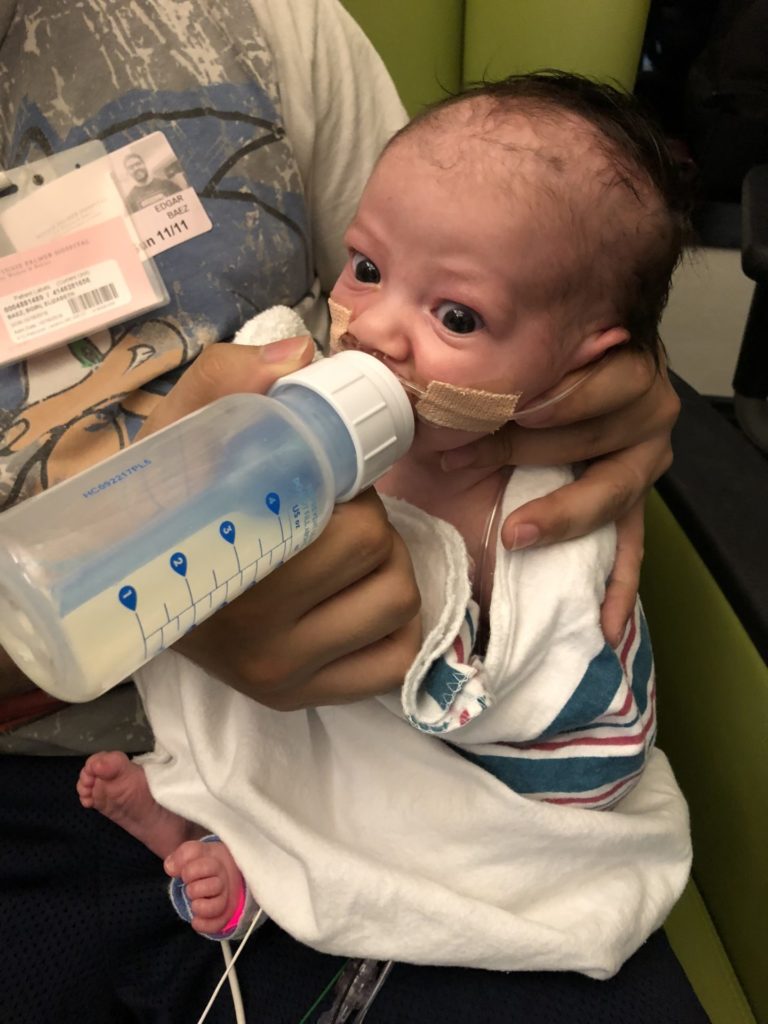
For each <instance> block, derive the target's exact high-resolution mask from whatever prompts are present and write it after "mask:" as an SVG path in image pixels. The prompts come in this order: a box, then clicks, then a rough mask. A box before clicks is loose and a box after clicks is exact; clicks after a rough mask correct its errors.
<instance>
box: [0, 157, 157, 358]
mask: <svg viewBox="0 0 768 1024" xmlns="http://www.w3.org/2000/svg"><path fill="white" fill-rule="evenodd" d="M4 177H5V187H4V188H3V191H2V193H0V365H1V364H3V363H8V362H16V361H17V360H20V359H24V358H26V357H27V356H29V355H32V354H33V353H36V352H41V351H44V350H46V349H50V348H53V347H54V346H56V345H59V344H62V343H64V342H67V341H71V340H74V339H76V338H80V337H83V336H86V335H89V334H92V333H95V332H96V331H99V330H102V329H103V328H105V327H110V326H112V325H113V324H116V323H120V322H122V321H123V320H127V319H129V318H131V317H134V316H137V315H138V314H141V313H144V312H146V311H147V310H150V309H156V308H157V307H159V306H164V305H166V304H167V302H168V292H167V291H166V289H165V286H164V285H163V282H162V280H161V278H160V276H159V274H158V273H157V270H156V268H155V266H154V264H153V263H152V261H151V260H149V259H147V258H146V257H145V255H144V254H143V252H142V249H141V244H140V239H139V237H138V235H137V233H136V229H135V227H134V225H133V222H132V221H131V218H130V216H129V213H128V211H127V209H126V204H125V201H124V200H123V197H122V195H121V194H120V191H119V190H118V188H117V186H116V184H115V180H114V178H113V175H112V171H111V165H110V163H109V158H108V156H107V154H106V150H105V148H104V146H103V144H102V143H100V142H97V141H92V142H88V143H85V144H84V145H82V146H78V147H76V148H75V149H71V150H67V151H65V152H64V153H59V154H56V155H54V156H52V157H49V158H46V159H44V160H39V161H36V162H35V163H33V164H27V165H25V166H23V167H18V168H14V169H13V170H11V171H8V172H6V173H5V176H4Z"/></svg>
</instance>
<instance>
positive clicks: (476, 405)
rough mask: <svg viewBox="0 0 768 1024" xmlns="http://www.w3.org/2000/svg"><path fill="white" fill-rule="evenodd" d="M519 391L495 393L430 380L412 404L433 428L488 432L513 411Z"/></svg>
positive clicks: (508, 418) (505, 421)
mask: <svg viewBox="0 0 768 1024" xmlns="http://www.w3.org/2000/svg"><path fill="white" fill-rule="evenodd" d="M521 395H522V392H520V391H518V392H516V393H515V394H511V395H499V394H496V393H495V392H493V391H479V390H478V389H477V388H458V387H456V386H455V385H454V384H446V383H445V382H444V381H439V380H433V381H432V383H431V384H430V385H429V386H428V387H427V389H426V391H425V392H424V394H423V396H422V397H421V398H420V399H419V400H418V402H417V403H416V412H417V414H418V415H419V416H420V417H421V419H423V420H426V421H427V422H428V423H433V424H434V425H435V426H437V427H450V428H451V429H452V430H469V431H472V432H476V433H482V434H492V433H493V432H494V431H496V430H499V428H500V427H503V426H504V424H505V423H508V422H509V421H510V420H511V419H512V417H513V416H514V414H515V409H516V408H517V403H518V402H519V401H520V397H521Z"/></svg>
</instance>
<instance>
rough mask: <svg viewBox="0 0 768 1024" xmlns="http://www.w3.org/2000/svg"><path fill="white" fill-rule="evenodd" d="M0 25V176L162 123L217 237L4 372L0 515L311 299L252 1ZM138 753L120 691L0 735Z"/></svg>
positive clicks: (51, 747)
mask: <svg viewBox="0 0 768 1024" xmlns="http://www.w3.org/2000/svg"><path fill="white" fill-rule="evenodd" d="M11 6H13V7H14V10H13V12H12V13H11ZM9 19H10V20H9ZM6 26H7V27H6ZM4 28H5V34H4V36H3V38H2V43H1V44H0V166H3V167H7V168H10V167H14V166H17V165H19V164H24V163H29V162H31V161H34V160H37V159H39V158H41V157H43V156H47V155H49V154H51V153H55V152H58V151H60V150H62V149H65V148H68V147H72V146H76V145H78V144H80V143H82V142H84V141H86V140H88V139H92V138H97V139H100V140H102V141H103V142H104V144H105V145H106V147H107V149H109V150H114V149H117V148H119V147H121V146H125V145H126V144H128V143H130V142H133V141H135V140H137V139H139V138H142V137H143V136H145V135H147V134H149V133H151V132H155V131H158V130H159V131H162V132H163V133H164V134H165V136H166V138H167V139H168V141H169V142H170V144H171V146H172V148H173V150H174V152H175V154H176V156H177V157H178V160H179V163H180V165H181V167H182V169H183V171H184V174H185V175H186V177H187V178H188V180H189V182H190V183H191V184H192V186H193V187H194V188H195V190H196V191H197V193H198V195H199V196H200V198H201V201H202V203H203V206H204V208H205V210H206V212H207V214H208V216H209V217H210V219H211V221H212V222H213V225H214V227H213V230H212V231H210V232H208V233H206V234H204V235H201V236H199V237H197V238H195V239H192V240H190V241H187V242H185V243H184V244H183V245H180V246H178V247H176V248H172V249H169V250H168V251H166V252H164V253H162V254H161V255H160V256H159V257H157V259H156V265H157V267H158V270H159V271H160V273H161V274H162V276H163V279H164V281H165V284H166V287H167V288H168V292H169V294H170V301H169V303H168V305H167V306H165V307H164V308H161V309H157V310H153V311H152V312H150V313H148V314H145V315H143V316H142V317H140V318H138V319H137V320H134V321H132V322H129V323H125V324H121V325H118V326H117V327H113V328H111V329H110V330H108V331H101V332H99V333H98V334H97V335H94V336H93V337H87V338H81V339H79V340H76V341H73V342H71V343H69V344H68V345H64V346H62V347H60V348H59V349H56V350H55V351H53V352H50V353H44V354H42V355H40V356H37V357H33V358H30V359H28V360H24V361H21V362H19V363H16V364H13V365H10V366H5V367H1V368H0V508H3V507H7V506H9V505H11V504H14V503H15V502H17V501H19V500H22V499H24V498H25V497H27V496H29V495H31V494H34V493H35V492H36V491H38V490H40V489H41V488H45V487H47V486H50V485H51V484H52V483H54V482H56V481H57V480H60V479H63V478H65V477H68V476H70V475H71V474H72V473H73V472H76V471H77V470H78V469H81V468H85V467H86V466H87V465H90V464H92V463H95V462H98V461H101V460H102V459H104V458H106V457H108V456H109V455H110V454H112V453H113V452H115V451H117V450H119V449H120V448H122V447H124V446H125V445H127V444H129V443H130V442H131V440H132V439H133V437H134V436H135V434H136V432H137V431H138V429H139V427H140V425H141V423H142V422H143V420H144V419H145V418H146V416H147V414H148V412H149V411H150V410H151V408H152V407H153V405H154V404H155V403H156V402H157V400H158V399H159V398H160V397H161V396H162V395H163V394H165V393H166V392H167V391H168V390H169V388H170V387H171V385H172V384H173V383H174V381H175V380H176V379H178V376H179V375H180V373H181V372H182V371H183V369H184V367H185V366H186V365H187V364H188V363H189V362H190V361H191V360H193V359H194V358H195V357H196V356H197V355H198V353H199V352H200V351H201V349H202V348H203V347H204V346H205V345H207V344H209V343H211V342H214V341H219V340H223V339H228V338H230V337H231V336H232V334H233V333H234V332H235V331H236V330H237V329H238V328H239V327H240V326H241V324H242V323H243V322H244V321H245V320H246V319H248V318H249V317H250V316H252V315H253V314H254V313H256V312H259V311H260V310H262V309H265V308H267V307H269V306H272V305H275V304H278V303H282V304H287V305H291V306H297V305H298V306H299V307H300V308H301V307H302V305H303V304H306V302H307V301H308V300H311V299H313V298H314V299H316V297H317V288H316V283H315V274H314V267H313V263H312V260H311V256H310V239H309V230H308V218H307V209H306V205H305V200H304V194H303V188H302V180H301V177H300V174H299V171H298V168H297V165H296V161H295V159H294V155H293V151H292V148H291V144H290V142H289V141H288V139H287V137H286V132H285V126H284V122H283V115H282V108H281V102H280V93H279V89H278V82H277V74H276V69H275V63H274V59H273V54H272V51H271V49H270V46H269V45H268V43H267V40H266V38H265V36H264V33H263V31H262V28H261V26H260V22H259V19H258V17H257V14H256V9H255V6H254V5H253V4H252V3H250V2H249V0H228V2H227V3H222V4H208V3H205V2H203V0H191V2H188V3H184V4H177V3H173V2H166V3H157V2H152V0H134V2H133V3H131V4H124V3H122V2H120V0H84V2H80V3H77V4H74V3H72V2H71V0H48V2H47V3H46V5H45V16H43V17H41V16H40V6H39V5H38V4H33V3H31V2H27V0H20V2H19V3H17V4H16V5H7V4H6V5H3V6H0V31H2V30H3V29H4ZM1 721H2V716H0V722H1ZM148 746H151V736H150V733H149V730H148V728H147V726H146V723H145V720H144V716H143V712H142V710H141V707H140V704H139V702H138V699H137V698H136V695H135V691H134V688H133V686H132V685H127V686H123V687H120V688H118V689H117V690H114V691H112V692H111V693H108V694H106V695H105V696H104V697H102V698H100V699H99V700H98V701H94V702H92V703H91V704H88V705H77V706H73V707H68V708H65V709H63V710H60V711H58V712H56V713H55V714H53V715H49V716H48V717H46V718H41V719H38V720H37V721H35V722H32V723H29V724H27V725H24V726H22V727H21V728H17V729H16V730H15V731H14V732H6V733H5V734H0V751H4V752H18V753H65V752H69V751H83V752H87V751H90V750H95V749H103V748H104V747H113V748H115V747H116V748H122V749H125V750H128V751H138V750H144V749H147V747H148Z"/></svg>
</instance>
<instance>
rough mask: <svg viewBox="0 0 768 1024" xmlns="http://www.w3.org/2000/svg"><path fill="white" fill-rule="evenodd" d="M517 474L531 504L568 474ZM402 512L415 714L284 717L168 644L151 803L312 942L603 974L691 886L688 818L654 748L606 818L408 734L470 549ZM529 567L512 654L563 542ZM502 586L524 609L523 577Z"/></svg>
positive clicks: (499, 613)
mask: <svg viewBox="0 0 768 1024" xmlns="http://www.w3.org/2000/svg"><path fill="white" fill-rule="evenodd" d="M537 474H538V481H539V482H538V484H537V483H536V479H537ZM515 478H518V484H517V486H518V487H519V488H520V495H519V496H522V497H525V496H527V495H529V494H530V493H533V492H536V491H539V492H541V491H542V489H543V490H548V489H551V487H552V486H553V481H554V482H556V481H557V477H556V476H553V475H552V473H551V472H550V471H541V472H538V471H529V472H528V473H520V472H516V473H515V474H514V475H513V477H512V479H513V480H515ZM526 481H527V482H526ZM532 481H533V483H532ZM508 507H509V504H508V503H505V508H508ZM391 514H392V516H393V519H394V520H395V522H396V525H398V526H399V528H400V529H401V530H402V533H403V535H404V536H405V539H406V542H407V543H410V550H411V554H412V557H413V558H414V560H415V562H416V566H417V574H418V577H419V583H420V586H421V587H422V593H423V599H424V616H425V636H426V638H427V639H426V641H425V646H424V649H423V650H422V652H421V654H420V656H419V658H418V659H417V662H416V664H415V666H414V668H413V669H412V670H411V672H410V673H409V676H408V680H407V681H406V685H405V687H404V689H403V693H404V694H405V698H404V699H405V702H406V708H405V710H404V708H403V707H402V706H401V701H400V695H389V696H388V697H385V698H381V699H375V700H366V701H363V702H360V703H357V704H351V705H343V706H339V707H328V708H317V709H312V710H308V711H297V712H291V713H280V712H276V711H272V710H270V709H268V708H264V707H262V706H260V705H258V704H256V703H255V702H253V701H251V700H248V699H247V698H245V697H243V696H242V695H241V694H239V693H236V692H235V691H233V690H231V689H229V688H228V687H226V686H224V685H222V684H220V683H218V682H216V681H215V680H213V679H211V678H210V677H208V676H206V675H205V673H203V672H202V671H200V670H199V669H197V668H196V667H195V666H193V665H191V664H190V663H189V662H188V661H186V659H184V658H183V657H181V656H180V655H177V654H176V653H174V652H170V651H169V652H166V653H165V654H163V655H162V656H160V657H159V658H157V659H155V661H153V662H152V663H151V664H150V665H148V666H146V667H145V668H144V669H143V670H142V672H141V674H140V680H139V682H140V689H141V692H142V697H143V699H144V702H145V705H146V708H147V712H148V715H149V718H150V721H151V722H152V725H153V728H154V729H155V732H156V735H157V738H158V746H157V749H156V751H155V753H154V754H151V755H148V756H147V757H146V758H145V759H143V760H144V764H145V767H146V770H147V775H148V779H149V783H150V786H151V789H152V792H153V793H154V795H155V797H156V798H157V799H158V800H159V801H160V802H161V803H162V804H164V805H165V806H167V807H169V808H171V809H172V810H174V811H177V812H178V813H180V814H183V815H185V816H186V817H189V818H191V819H193V820H195V821H198V822H199V823H200V824H202V825H203V826H204V827H206V828H207V829H209V830H210V831H212V832H215V833H216V834H217V835H219V836H221V837H222V839H223V840H224V841H225V842H226V843H228V844H229V846H230V848H231V850H232V852H233V855H234V856H235V859H236V860H237V862H238V864H239V865H240V867H241V870H242V871H243V874H244V875H245V878H246V879H247V882H248V885H249V887H250V888H251V890H252V892H253V893H254V896H255V898H256V899H257V901H258V902H259V904H260V905H261V906H262V907H263V908H264V910H265V912H266V913H267V914H269V915H270V916H271V917H272V918H273V919H274V920H275V921H276V922H277V923H278V924H279V925H280V926H281V927H283V928H284V929H285V930H286V931H288V932H289V933H290V934H291V935H293V936H294V937H295V938H297V939H298V940H300V941H302V942H305V943H307V944H308V945H310V946H313V947H315V948H317V949H320V950H323V951H326V952H329V953H335V954H339V955H346V956H363V957H374V958H377V959H395V960H404V961H410V962H415V963H429V964H440V965H462V966H467V967H481V968H488V969H496V970H542V969H543V970H574V971H580V972H582V973H585V974H587V975H590V976H591V977H595V978H606V977H610V976H611V975H612V974H613V973H615V972H616V971H617V970H618V968H619V967H620V966H621V964H622V963H623V962H624V960H626V959H627V957H629V956H630V955H631V954H632V953H633V952H634V951H635V950H636V949H637V948H638V946H639V945H640V944H641V943H642V942H643V941H644V940H645V939H646V938H647V936H648V935H649V934H650V933H651V932H652V931H653V930H655V929H656V928H657V927H659V926H660V925H661V923H662V922H663V920H664V918H665V917H666V915H667V913H668V912H669V910H670V909H671V907H672V906H673V904H674V902H675V901H676V899H677V898H678V896H679V894H680V893H681V891H682V889H683V886H684V885H685V881H686V879H687V876H688V870H689V865H690V843H689V834H688V821H687V811H686V806H685V802H684V800H683V798H682V796H681V794H680V792H679V790H678V788H677V785H676V783H675V780H674V777H673V775H672V772H671V770H670V768H669V765H668V763H667V760H666V758H665V757H664V755H663V754H662V753H661V752H660V751H658V750H654V751H653V752H652V753H651V756H650V759H649V762H648V765H647V768H646V770H645V772H644V774H643V775H642V777H641V779H640V781H639V782H638V784H637V786H636V787H635V789H634V790H633V791H632V792H631V793H630V794H629V795H628V796H627V797H625V798H624V799H623V800H622V801H621V802H620V803H619V804H618V806H617V807H616V808H615V809H614V810H612V811H608V812H599V811H593V810H583V809H580V808H575V807H559V806H554V805H552V804H548V803H542V802H539V801H534V800H530V799H527V798H525V797H522V796H520V795H518V794H517V793H515V792H513V791H512V790H511V789H509V788H507V787H506V786H505V785H503V784H502V783H501V782H499V781H498V780H497V779H496V778H494V777H493V776H492V775H490V774H489V773H487V772H485V771H483V770H482V769H481V768H479V767H477V766H476V765H474V764H472V763H471V762H470V761H468V760H467V759H466V758H464V757H462V756H461V755H459V754H458V753H456V752H455V751H454V750H453V749H452V748H451V747H450V746H448V745H447V744H446V743H444V742H443V740H441V739H439V738H438V737H436V736H432V735H425V734H424V733H422V732H419V731H418V730H417V729H414V728H413V726H412V725H411V724H409V722H408V719H407V715H408V714H410V713H411V712H412V710H413V707H414V702H415V703H418V690H419V680H421V679H423V676H424V673H425V672H426V670H427V669H428V667H429V664H430V662H431V660H433V658H434V657H435V655H436V653H440V651H441V649H442V650H444V649H445V647H446V645H447V644H450V642H451V641H452V639H453V636H454V635H455V634H454V632H453V631H454V629H455V625H456V622H457V621H460V620H461V617H462V616H463V615H464V611H465V608H466V601H467V597H468V591H469V587H468V583H467V580H466V567H467V558H466V552H465V550H464V546H463V543H462V541H461V538H460V537H459V536H458V534H457V533H456V532H455V531H454V530H452V528H451V527H448V526H445V524H438V525H437V526H436V525H435V522H434V521H433V520H430V519H429V518H428V517H426V516H424V514H423V513H420V512H418V511H417V510H413V509H410V508H408V509H407V510H403V509H402V508H401V509H398V507H397V505H396V504H393V505H392V506H391ZM398 516H399V519H398ZM597 543H598V547H599V546H600V544H601V543H602V542H601V541H598V542H597ZM603 546H605V545H603ZM573 550H576V549H573ZM510 564H511V563H510ZM526 564H527V565H528V567H529V568H528V579H530V580H532V581H535V584H533V583H532V585H535V586H536V588H537V591H538V592H537V593H535V594H529V595H527V597H528V599H530V600H531V601H534V602H536V612H535V614H534V615H533V616H532V621H533V624H534V625H533V629H534V632H533V633H530V631H526V630H525V629H524V628H523V625H522V624H523V623H524V622H525V620H526V616H525V615H523V614H521V613H520V612H521V609H514V608H511V607H506V608H505V607H503V604H504V601H502V602H501V604H499V601H497V597H496V592H495V593H494V606H493V615H492V620H493V622H492V624H493V623H496V626H497V629H498V625H499V623H500V622H505V621H508V623H509V634H510V635H509V636H508V637H505V638H504V642H503V646H504V647H505V650H506V654H507V655H508V654H509V650H507V648H508V647H509V645H512V647H513V648H514V644H515V638H516V637H517V640H518V641H519V644H518V646H519V647H520V649H521V650H526V645H527V648H530V649H531V650H530V651H529V654H530V653H531V651H532V652H533V654H534V655H535V653H536V642H537V639H536V638H537V637H539V633H540V631H541V630H542V629H543V628H544V627H545V626H546V623H547V621H548V617H551V616H552V615H553V614H554V613H555V612H556V611H557V610H558V606H555V611H554V612H553V610H552V608H549V610H548V609H547V605H548V594H547V589H546V587H544V589H542V581H543V580H544V581H546V580H547V579H548V578H549V579H551V581H552V584H553V586H554V584H556V582H557V579H556V577H557V575H558V570H557V569H556V568H555V567H556V565H557V564H558V563H557V555H556V551H555V549H542V551H541V552H536V553H534V552H531V553H529V554H528V558H527V562H526ZM553 573H554V577H553ZM559 574H560V575H561V576H562V575H563V573H562V569H560V570H559ZM564 582H565V583H566V584H567V582H568V579H567V574H565V580H564ZM499 592H500V593H502V594H503V593H504V592H505V590H504V588H501V590H500V591H499ZM507 592H508V593H509V594H512V593H514V595H515V600H517V601H520V600H523V599H525V598H526V595H525V593H523V592H521V589H520V587H519V586H518V587H517V589H514V588H512V589H508V591H507ZM559 599H560V598H559V595H557V594H553V598H552V600H554V601H555V602H556V601H558V600H559ZM500 600H501V599H500ZM551 603H552V602H551V601H550V602H549V604H551ZM505 614H506V616H507V618H506V619H505ZM539 639H540V638H539ZM500 642H501V641H499V643H500ZM492 644H493V638H492ZM544 653H546V652H544ZM491 654H492V650H489V659H488V661H489V662H490V661H491V660H492V659H491ZM512 656H513V660H514V657H515V655H514V651H513V655H512ZM521 657H522V656H521ZM534 661H535V657H534ZM487 682H488V681H487V679H486V681H485V683H484V685H487ZM521 692H522V694H523V698H524V703H526V702H527V703H526V706H528V705H530V708H533V706H534V704H535V701H533V700H532V699H531V694H530V693H529V692H528V690H527V689H526V688H525V687H523V688H522V691H521ZM504 703H505V701H502V702H501V704H502V705H503V704H504ZM530 708H529V712H527V713H530V714H532V711H530ZM533 717H534V718H535V715H533ZM482 722H483V717H482V716H481V717H480V718H479V719H478V720H477V726H478V727H479V726H480V725H481V724H482ZM472 727H473V728H474V727H475V726H474V724H473V726H472Z"/></svg>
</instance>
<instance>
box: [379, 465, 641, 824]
mask: <svg viewBox="0 0 768 1024" xmlns="http://www.w3.org/2000/svg"><path fill="white" fill-rule="evenodd" d="M565 479H566V473H565V471H564V470H554V469H553V470H538V471H525V470H520V471H518V472H517V473H516V474H515V475H514V476H513V478H512V481H511V483H510V490H509V491H508V494H507V499H506V500H505V510H506V511H507V512H510V511H511V508H512V506H513V505H514V504H516V503H523V502H525V501H527V500H530V499H531V498H532V497H534V496H535V495H536V494H537V493H538V494H541V493H543V492H544V491H545V490H546V489H548V488H549V489H551V488H552V487H556V486H558V485H560V484H562V483H563V482H564V480H565ZM389 510H390V515H391V516H392V519H393V523H394V524H395V525H396V527H397V528H398V530H400V532H401V533H402V535H403V537H404V539H405V541H406V543H407V544H408V546H409V550H410V553H411V557H412V560H413V562H414V566H415V568H416V572H417V578H418V579H419V585H420V589H421V591H422V600H423V615H424V622H423V626H424V634H425V637H426V641H425V645H424V648H423V649H422V652H421V654H420V657H419V658H418V659H417V660H416V662H415V663H414V665H413V666H412V668H411V670H410V671H409V673H408V675H407V676H406V680H405V684H404V686H403V690H402V706H403V711H404V713H405V715H406V717H407V718H408V720H409V721H410V722H411V724H412V725H413V726H414V727H416V728H418V729H419V730H420V731H423V732H427V733H429V734H431V735H433V736H438V737H440V738H441V739H444V740H446V741H447V742H449V743H450V744H451V745H452V746H454V747H455V748H457V749H458V750H459V752H461V753H463V754H464V755H465V756H466V757H467V758H468V759H469V760H471V761H473V762H474V763H475V764H477V765H478V766H480V767H482V768H483V769H484V770H486V771H489V772H490V773H491V774H493V775H494V776H495V777H496V778H498V779H499V780H500V781H502V782H504V783H505V784H506V785H508V786H510V788H512V789H514V790H515V791H516V792H518V793H520V794H521V795H525V796H527V797H530V798H532V799H539V800H547V801H551V802H557V803H568V804H572V805H575V806H581V807H594V808H606V807H610V806H612V805H613V804H614V803H615V802H616V801H617V800H618V799H619V798H620V797H621V796H623V795H624V794H625V793H626V792H628V790H629V789H630V788H632V786H633V785H634V782H635V781H636V779H637V777H638V776H639V773H640V772H641V771H642V768H643V767H644V764H645V761H646V758H647V754H648V751H649V750H650V747H651V746H652V743H653V739H654V734H655V711H654V691H653V669H652V659H651V653H650V644H649V640H648V635H647V629H646V627H645V623H644V621H643V619H642V613H641V612H640V609H639V606H638V607H636V608H635V609H634V611H633V615H632V618H631V622H630V626H629V628H628V630H627V632H626V635H625V636H624V638H623V640H622V642H621V644H619V645H618V646H617V648H612V647H611V646H609V645H608V644H606V643H605V641H604V639H603V636H602V632H601V629H600V603H601V600H602V597H603V591H604V580H605V578H606V576H607V574H608V572H609V570H610V565H611V561H612V559H613V553H614V534H613V531H612V530H611V529H609V528H604V529H603V530H601V531H599V532H598V533H595V534H592V535H590V536H588V537H585V538H581V539H578V540H574V541H571V542H569V543H568V544H564V545H560V546H553V547H550V548H543V549H541V550H532V551H528V552H508V551H505V550H503V549H502V548H500V549H499V550H498V551H497V566H496V575H495V579H494V594H493V601H492V606H491V615H490V620H491V635H490V641H489V644H488V651H487V655H485V656H484V657H481V656H479V655H478V654H477V653H476V652H475V628H476V622H477V608H476V606H475V604H474V602H473V601H472V600H471V596H470V594H469V586H468V582H467V581H466V580H465V579H464V578H463V572H464V565H465V563H462V556H464V555H465V550H464V547H463V542H462V541H461V538H460V537H459V535H458V534H457V533H456V532H455V531H453V530H452V528H450V527H448V525H447V524H445V523H440V521H438V520H434V519H429V517H426V516H425V515H424V514H423V513H420V512H418V511H417V510H415V509H412V507H411V506H404V505H402V504H390V506H389ZM419 517H423V520H424V521H423V522H422V521H421V520H420V519H419ZM427 524H429V525H427ZM438 567H439V568H438Z"/></svg>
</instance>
